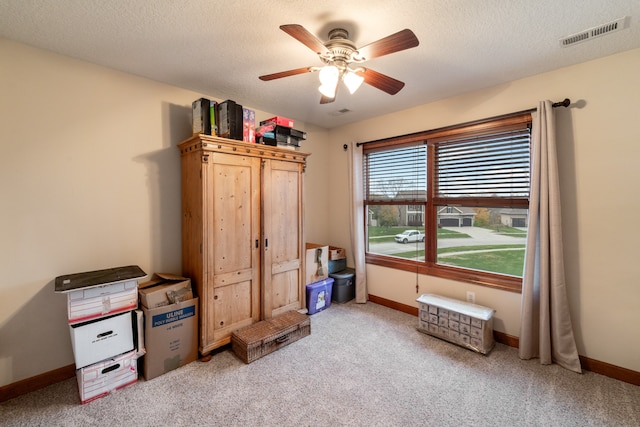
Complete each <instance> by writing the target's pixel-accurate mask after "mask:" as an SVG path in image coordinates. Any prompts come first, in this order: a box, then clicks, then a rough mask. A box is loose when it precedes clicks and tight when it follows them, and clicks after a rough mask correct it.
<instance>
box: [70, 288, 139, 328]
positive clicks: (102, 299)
mask: <svg viewBox="0 0 640 427" xmlns="http://www.w3.org/2000/svg"><path fill="white" fill-rule="evenodd" d="M137 307H138V281H137V280H129V281H126V282H120V283H114V284H112V285H105V286H98V287H95V288H88V289H80V290H77V291H71V292H69V293H68V294H67V316H68V318H69V323H70V324H76V323H80V322H86V321H89V320H93V319H97V318H100V317H103V316H109V315H112V314H117V313H123V312H125V311H130V310H134V309H136V308H137Z"/></svg>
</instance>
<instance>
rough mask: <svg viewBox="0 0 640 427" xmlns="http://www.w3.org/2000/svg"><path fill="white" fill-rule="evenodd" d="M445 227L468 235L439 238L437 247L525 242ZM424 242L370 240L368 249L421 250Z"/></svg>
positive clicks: (479, 230)
mask: <svg viewBox="0 0 640 427" xmlns="http://www.w3.org/2000/svg"><path fill="white" fill-rule="evenodd" d="M445 229H448V230H453V231H456V232H458V233H464V234H468V235H469V236H470V237H464V238H457V239H440V240H439V241H438V248H451V247H458V246H482V245H508V244H512V245H513V244H522V245H524V244H526V242H527V239H526V238H525V237H512V236H509V235H505V234H499V233H496V232H494V231H491V230H488V229H486V228H480V227H445ZM423 249H424V243H422V242H418V243H407V244H402V243H397V242H381V243H375V240H371V242H370V244H369V251H370V252H374V253H378V254H394V253H398V252H402V251H406V252H408V251H411V250H423Z"/></svg>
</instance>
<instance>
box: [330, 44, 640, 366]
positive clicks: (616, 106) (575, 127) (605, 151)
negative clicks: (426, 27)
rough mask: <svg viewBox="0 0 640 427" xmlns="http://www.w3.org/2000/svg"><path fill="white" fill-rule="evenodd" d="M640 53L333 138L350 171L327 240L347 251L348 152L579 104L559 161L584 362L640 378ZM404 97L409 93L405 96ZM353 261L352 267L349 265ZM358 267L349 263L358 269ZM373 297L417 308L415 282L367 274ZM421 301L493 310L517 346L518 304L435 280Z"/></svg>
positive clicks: (334, 183)
mask: <svg viewBox="0 0 640 427" xmlns="http://www.w3.org/2000/svg"><path fill="white" fill-rule="evenodd" d="M638 76H640V50H633V51H629V52H626V53H621V54H618V55H614V56H610V57H607V58H603V59H599V60H596V61H591V62H588V63H583V64H579V65H576V66H572V67H567V68H563V69H560V70H557V71H554V72H550V73H545V74H541V75H537V76H533V77H530V78H526V79H522V80H518V81H514V82H511V83H508V84H505V85H501V86H496V87H492V88H488V89H486V90H482V91H478V92H473V93H469V94H465V95H463V96H459V97H455V98H450V99H446V100H443V101H440V102H434V103H431V104H427V105H423V106H420V107H417V108H413V109H410V110H406V111H402V112H400V113H395V114H389V115H387V116H384V117H378V118H376V119H373V120H368V121H363V122H359V123H356V124H353V125H349V126H344V127H341V128H339V129H334V130H332V131H331V132H330V138H331V145H332V146H331V154H330V156H331V158H332V159H333V158H334V157H337V156H342V157H343V158H344V159H345V161H344V162H340V161H337V162H334V164H336V165H338V166H339V169H338V170H335V171H334V172H333V173H332V174H331V176H330V177H329V180H330V181H329V182H330V183H331V187H332V188H333V189H334V190H335V193H334V194H333V198H334V201H335V203H332V204H331V213H330V215H331V217H332V218H344V219H345V220H344V221H342V220H338V221H334V222H332V227H331V233H330V237H331V240H332V241H333V242H334V244H336V245H340V246H345V247H348V248H350V244H349V237H348V236H349V233H348V226H347V223H346V220H347V218H348V211H347V201H348V195H347V191H346V189H345V188H344V186H343V185H340V184H341V183H342V182H346V179H347V171H346V166H341V165H346V154H345V153H343V152H342V145H343V144H344V143H349V142H351V141H369V140H375V139H380V138H384V137H389V136H395V135H402V134H407V133H411V132H417V131H421V130H428V129H435V128H439V127H442V126H448V125H453V124H458V123H464V122H468V121H473V120H477V119H482V118H487V117H492V116H497V115H501V114H506V113H510V112H515V111H520V110H526V109H529V108H532V107H535V106H536V105H537V102H538V101H539V100H543V99H551V100H553V101H560V100H562V99H564V98H565V97H568V98H570V99H571V100H572V103H573V104H572V106H571V108H568V109H564V108H560V109H557V110H556V112H557V114H556V117H557V126H558V136H559V144H558V157H559V169H560V179H561V182H562V184H561V192H562V217H563V224H564V253H565V268H566V281H567V286H568V289H569V295H568V296H569V300H570V304H571V308H570V309H571V316H572V319H573V324H574V329H575V334H576V340H577V344H578V350H579V353H580V354H581V355H583V356H587V357H590V358H593V359H596V360H600V361H603V362H607V363H610V364H613V365H617V366H621V367H625V368H628V369H632V370H635V371H640V340H638V339H637V337H638V333H637V331H636V329H637V325H640V308H639V307H640V286H639V283H640V282H639V280H640V262H638V259H637V258H638V253H640V251H639V250H638V244H639V242H640V227H639V226H638V222H637V217H638V212H640V197H638V196H639V194H640V193H639V192H638V183H639V182H640V167H638V165H637V160H638V158H639V157H640V156H639V155H640V127H638V126H637V124H636V123H637V121H638V119H639V118H640V108H639V107H638V102H640V83H639V82H640V81H639V80H638ZM404 90H411V88H405V89H404ZM350 261H351V260H350ZM351 264H352V263H351ZM367 272H368V286H369V292H370V293H371V294H374V295H377V296H380V297H384V298H387V299H390V300H393V301H398V302H401V303H403V304H407V305H411V306H417V304H416V302H415V299H416V297H417V296H418V295H417V294H416V292H415V285H416V276H415V274H409V273H406V272H401V271H396V270H391V269H387V268H383V267H378V266H369V267H368V268H367ZM419 285H420V291H419V293H420V294H422V293H427V292H436V293H441V294H443V295H447V296H451V297H455V298H461V299H464V298H465V294H466V291H467V290H471V291H474V292H476V301H477V303H479V304H483V305H487V306H490V307H493V308H495V309H496V310H497V312H496V324H495V329H496V330H499V331H502V332H506V333H507V334H510V335H514V336H518V335H519V327H520V319H519V310H520V295H519V294H514V293H510V292H504V291H497V290H492V289H488V288H483V287H479V286H473V285H469V284H466V283H458V282H455V281H448V280H444V279H438V278H434V277H419Z"/></svg>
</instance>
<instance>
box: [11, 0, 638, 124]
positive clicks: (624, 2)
mask: <svg viewBox="0 0 640 427" xmlns="http://www.w3.org/2000/svg"><path fill="white" fill-rule="evenodd" d="M624 16H629V17H630V19H629V21H628V22H629V25H628V28H626V29H624V30H622V31H617V32H612V33H610V34H607V35H605V36H603V37H599V38H594V39H592V40H589V41H587V42H583V43H578V44H575V45H572V46H570V47H564V48H562V47H560V43H559V39H561V38H563V37H566V36H569V35H572V34H574V33H578V32H581V31H584V30H587V29H590V28H592V27H597V26H600V25H602V24H605V23H607V22H610V21H613V20H616V19H618V18H621V17H624ZM639 19H640V1H639V0H562V1H558V0H536V1H531V0H395V1H388V0H385V1H377V0H349V1H345V0H340V1H334V0H325V1H308V0H296V1H288V0H279V1H276V0H271V1H260V2H257V1H249V0H236V1H233V2H223V1H219V0H218V1H216V0H184V1H171V0H165V1H161V0H56V1H42V0H0V37H4V38H6V39H11V40H15V41H18V42H21V43H25V44H28V45H32V46H36V47H39V48H43V49H47V50H50V51H53V52H58V53H61V54H64V55H68V56H71V57H75V58H79V59H83V60H85V61H89V62H92V63H96V64H100V65H104V66H107V67H111V68H114V69H117V70H122V71H125V72H128V73H132V74H136V75H139V76H144V77H147V78H150V79H153V80H157V81H160V82H165V83H169V84H171V85H175V86H178V87H182V88H185V89H189V90H193V91H196V92H199V93H203V94H206V95H208V96H211V97H215V98H219V99H226V98H229V99H233V100H235V101H237V102H239V103H240V104H243V105H247V106H250V107H252V108H256V109H259V110H263V111H268V112H272V113H275V114H279V115H283V116H287V117H291V118H293V119H296V120H301V121H304V122H306V123H309V124H315V125H318V126H321V127H325V128H332V127H336V126H340V125H343V124H346V123H349V122H353V121H357V120H362V119H365V118H370V117H375V116H378V115H381V114H385V113H389V112H393V111H398V110H402V109H405V108H410V107H413V106H417V105H421V104H425V103H428V102H432V101H435V100H438V99H442V98H446V97H450V96H454V95H457V94H461V93H464V92H468V91H471V90H476V89H481V88H485V87H490V86H494V85H497V84H501V83H506V82H509V81H512V80H515V79H519V78H523V77H526V76H530V75H534V74H539V73H542V72H546V71H550V70H554V69H557V68H561V67H565V66H568V65H572V64H576V63H580V62H584V61H588V60H592V59H596V58H599V57H603V56H607V55H611V54H614V53H618V52H622V51H625V50H629V49H634V48H638V47H640V25H639V23H638V20H639ZM283 24H301V25H303V26H304V27H305V28H306V29H307V30H309V31H310V32H311V33H313V34H314V35H316V36H317V37H318V38H319V39H321V40H323V41H324V40H326V39H327V32H328V31H329V30H330V29H332V28H335V27H341V28H345V29H347V30H348V31H349V32H350V39H351V40H352V41H353V42H354V43H355V45H356V46H357V47H361V46H364V45H366V44H369V43H371V42H373V41H376V40H378V39H381V38H383V37H386V36H387V35H390V34H392V33H395V32H397V31H400V30H402V29H404V28H409V29H411V30H413V32H414V33H415V34H416V36H417V37H418V39H419V41H420V45H419V46H418V47H416V48H413V49H410V50H406V51H402V52H397V53H393V54H391V55H388V56H384V57H380V58H375V59H372V60H371V61H368V62H367V63H366V66H367V67H369V68H371V69H374V70H376V71H378V72H381V73H383V74H386V75H389V76H391V77H394V78H396V79H398V80H401V81H403V82H405V83H406V86H405V87H404V88H403V89H402V90H401V91H400V92H399V93H398V94H396V95H393V96H392V95H388V94H387V93H385V92H382V91H380V90H378V89H375V88H373V87H372V86H368V85H363V86H362V87H361V88H360V89H359V90H358V92H356V94H354V95H350V94H349V93H348V92H347V91H346V89H344V88H342V90H339V92H338V95H337V99H336V102H333V103H330V104H325V105H320V104H319V99H320V94H319V92H318V90H317V89H318V77H317V74H316V73H308V74H302V75H297V76H292V77H287V78H283V79H278V80H274V81H269V82H263V81H261V80H259V79H258V76H260V75H263V74H270V73H275V72H278V71H284V70H289V69H294V68H300V67H306V66H316V65H322V64H321V62H320V61H319V60H318V57H317V56H316V54H315V53H314V52H312V51H311V50H310V49H309V48H307V47H305V46H304V45H303V44H301V43H300V42H298V41H297V40H295V39H293V38H292V37H291V36H289V35H287V34H286V33H284V32H283V31H281V30H280V29H279V28H278V27H279V26H280V25H283ZM1 61H2V60H1V59H0V65H1ZM343 109H348V110H350V112H347V113H342V114H341V113H339V110H343Z"/></svg>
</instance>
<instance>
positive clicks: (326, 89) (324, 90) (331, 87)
mask: <svg viewBox="0 0 640 427" xmlns="http://www.w3.org/2000/svg"><path fill="white" fill-rule="evenodd" d="M337 87H338V82H337V81H336V82H335V83H333V84H332V83H323V84H321V85H320V87H319V88H318V90H319V91H320V93H321V94H323V95H324V96H326V97H327V98H335V97H336V89H337Z"/></svg>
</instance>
